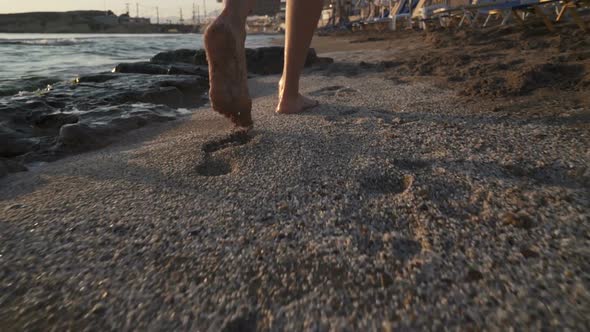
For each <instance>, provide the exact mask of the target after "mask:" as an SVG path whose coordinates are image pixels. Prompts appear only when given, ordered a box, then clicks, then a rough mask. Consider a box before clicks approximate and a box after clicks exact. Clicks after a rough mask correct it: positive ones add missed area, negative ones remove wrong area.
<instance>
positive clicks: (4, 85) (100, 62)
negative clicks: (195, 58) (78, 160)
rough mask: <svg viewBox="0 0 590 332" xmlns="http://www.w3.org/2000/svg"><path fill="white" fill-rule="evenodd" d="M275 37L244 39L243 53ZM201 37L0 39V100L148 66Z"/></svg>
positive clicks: (28, 36) (195, 43)
mask: <svg viewBox="0 0 590 332" xmlns="http://www.w3.org/2000/svg"><path fill="white" fill-rule="evenodd" d="M274 38H276V37H274V36H267V35H253V36H248V38H247V40H246V44H247V47H261V46H269V45H270V44H271V40H272V39H274ZM202 46H203V38H202V35H200V34H132V35H131V34H130V35H125V34H116V35H114V34H8V33H0V55H1V61H0V96H7V95H12V94H15V93H18V92H19V91H33V90H36V89H38V88H42V87H44V86H46V85H47V84H51V83H52V82H56V81H61V80H65V79H72V78H74V77H76V76H77V75H81V74H89V73H96V72H104V71H110V70H111V69H112V68H113V67H114V66H115V65H116V64H117V63H120V62H128V61H147V60H149V59H150V58H151V57H152V56H154V55H155V54H156V53H158V52H162V51H166V50H174V49H180V48H195V49H196V48H202Z"/></svg>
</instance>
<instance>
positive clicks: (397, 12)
mask: <svg viewBox="0 0 590 332" xmlns="http://www.w3.org/2000/svg"><path fill="white" fill-rule="evenodd" d="M417 5H418V0H400V1H398V2H396V3H395V4H394V5H393V6H392V7H391V14H390V15H391V25H390V27H389V28H390V30H392V31H394V30H397V22H398V20H406V21H407V22H408V27H410V28H411V27H412V12H413V11H414V8H416V6H417Z"/></svg>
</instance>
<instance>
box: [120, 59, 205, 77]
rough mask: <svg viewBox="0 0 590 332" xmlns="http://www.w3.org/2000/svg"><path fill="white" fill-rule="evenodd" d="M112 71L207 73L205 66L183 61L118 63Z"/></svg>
mask: <svg viewBox="0 0 590 332" xmlns="http://www.w3.org/2000/svg"><path fill="white" fill-rule="evenodd" d="M114 72H115V73H126V74H148V75H197V76H207V75H208V73H207V70H206V68H203V67H201V66H195V65H189V64H183V63H176V64H173V65H172V64H158V63H151V62H134V63H120V64H118V65H117V66H116V67H115V69H114Z"/></svg>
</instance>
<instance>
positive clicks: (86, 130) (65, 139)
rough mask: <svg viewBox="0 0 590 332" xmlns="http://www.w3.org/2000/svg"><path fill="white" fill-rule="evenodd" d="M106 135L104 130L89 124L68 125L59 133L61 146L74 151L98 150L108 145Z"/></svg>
mask: <svg viewBox="0 0 590 332" xmlns="http://www.w3.org/2000/svg"><path fill="white" fill-rule="evenodd" d="M104 134H105V131H104V130H101V129H100V128H93V127H91V126H89V125H87V124H83V123H75V124H68V125H65V126H63V127H61V129H60V131H59V144H60V145H61V147H66V148H69V149H72V150H82V149H93V148H98V147H102V146H106V145H107V144H108V141H107V140H106V139H105V137H104Z"/></svg>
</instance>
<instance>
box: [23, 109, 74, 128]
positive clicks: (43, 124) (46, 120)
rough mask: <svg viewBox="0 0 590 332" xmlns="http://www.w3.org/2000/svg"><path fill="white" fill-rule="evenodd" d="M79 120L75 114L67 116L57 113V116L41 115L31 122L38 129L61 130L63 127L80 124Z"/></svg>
mask: <svg viewBox="0 0 590 332" xmlns="http://www.w3.org/2000/svg"><path fill="white" fill-rule="evenodd" d="M78 120H79V118H78V116H77V115H75V114H65V113H56V114H47V115H40V116H38V117H37V118H35V119H31V122H32V123H33V124H34V125H35V126H36V127H37V128H42V129H59V128H61V126H63V125H66V124H70V123H76V122H78Z"/></svg>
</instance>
